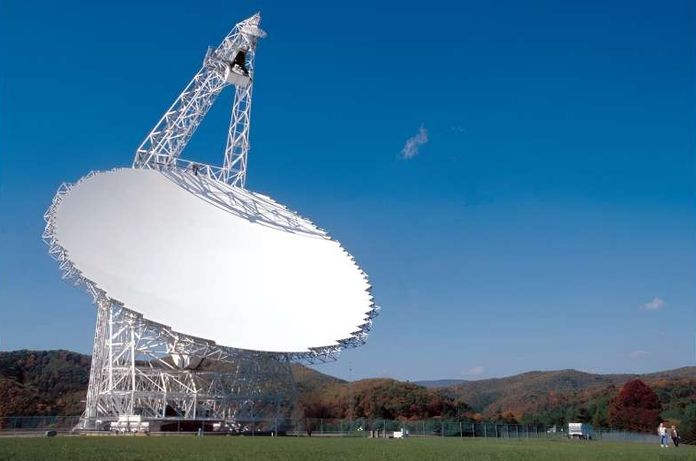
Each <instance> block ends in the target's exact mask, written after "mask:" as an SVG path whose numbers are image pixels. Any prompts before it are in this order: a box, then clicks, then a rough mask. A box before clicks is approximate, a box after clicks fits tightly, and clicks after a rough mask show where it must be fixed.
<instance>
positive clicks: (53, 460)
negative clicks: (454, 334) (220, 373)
mask: <svg viewBox="0 0 696 461" xmlns="http://www.w3.org/2000/svg"><path fill="white" fill-rule="evenodd" d="M0 460H2V461H5V460H7V461H10V460H12V461H24V460H32V461H33V460H41V461H82V460H110V461H115V460H128V461H139V460H142V461H158V460H168V461H171V460H185V461H189V460H191V461H193V460H196V461H221V460H240V461H242V460H243V461H247V460H249V461H250V460H254V461H265V460H302V461H305V460H306V461H314V460H317V461H319V460H331V461H343V460H346V461H347V460H356V461H363V460H394V461H397V460H398V461H411V460H413V461H430V460H437V461H447V460H457V461H469V460H472V461H473V460H477V461H488V460H515V461H517V460H530V461H531V460H533V461H547V460H548V461H557V460H577V461H579V460H606V461H622V460H626V461H641V460H696V447H693V446H680V447H679V448H674V447H670V448H660V447H659V446H652V445H646V444H640V443H614V442H571V441H545V440H527V441H519V440H518V441H512V440H490V439H489V440H472V439H465V440H461V439H445V440H442V439H437V438H432V439H415V438H412V439H408V440H380V439H363V438H360V439H358V438H334V439H331V438H318V437H314V438H283V437H280V438H269V437H254V438H252V437H203V438H196V437H193V436H191V437H166V438H165V437H57V438H52V439H45V438H0Z"/></svg>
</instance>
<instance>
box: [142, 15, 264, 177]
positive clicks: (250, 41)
mask: <svg viewBox="0 0 696 461" xmlns="http://www.w3.org/2000/svg"><path fill="white" fill-rule="evenodd" d="M260 22H261V15H260V13H256V14H255V15H253V16H251V17H250V18H248V19H245V20H244V21H242V22H240V23H238V24H237V25H235V27H234V28H233V29H232V31H231V32H230V33H229V34H228V35H227V37H225V39H224V40H223V41H222V43H221V44H220V46H218V47H217V48H215V49H213V50H210V49H209V50H208V53H207V54H206V56H205V59H204V60H203V66H202V67H201V69H200V70H199V71H198V73H196V75H195V76H194V77H193V80H191V82H190V83H189V84H188V85H187V86H186V88H185V89H184V91H183V92H182V93H181V94H180V95H179V97H178V98H177V99H176V100H175V101H174V104H172V106H171V107H170V108H169V109H168V110H167V112H165V114H164V115H163V116H162V118H161V119H160V121H159V122H158V123H157V125H155V127H154V128H153V129H152V131H151V132H150V133H149V134H148V135H147V137H146V138H145V140H144V141H143V143H142V144H141V145H140V147H138V150H137V151H136V154H135V159H134V160H133V167H134V168H151V169H167V168H170V167H173V166H176V165H177V160H178V158H179V156H180V155H181V152H182V151H183V150H184V148H185V147H186V144H187V143H188V141H189V139H191V136H193V133H194V132H195V131H196V129H197V128H198V126H199V125H200V123H201V121H202V120H203V118H204V117H205V115H206V114H207V113H208V110H209V109H210V107H211V106H212V105H213V103H214V102H215V100H216V99H217V97H218V95H219V94H220V92H221V91H222V90H223V89H224V88H225V87H226V86H228V85H234V86H235V87H236V93H235V100H234V104H233V106H232V107H233V109H232V112H233V114H232V121H231V125H230V129H229V139H228V141H227V148H226V150H225V164H224V167H223V168H222V169H221V170H217V171H214V170H213V169H211V168H208V169H207V170H206V171H208V173H209V174H211V175H212V176H214V177H215V178H216V179H218V180H222V181H225V182H229V183H231V184H234V185H239V186H243V185H244V178H245V177H246V156H247V152H248V150H249V116H250V110H251V88H252V83H253V82H252V76H253V64H254V62H253V61H254V55H255V50H256V43H257V42H258V39H259V38H263V37H265V36H266V33H265V32H264V31H263V30H262V29H261V28H260V27H259V23H260ZM228 159H229V161H228Z"/></svg>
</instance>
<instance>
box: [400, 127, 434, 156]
mask: <svg viewBox="0 0 696 461" xmlns="http://www.w3.org/2000/svg"><path fill="white" fill-rule="evenodd" d="M427 142H428V130H426V129H425V127H424V126H423V125H421V127H420V128H418V133H416V134H415V135H413V136H411V137H410V138H408V139H407V140H406V143H405V144H404V147H403V149H401V158H403V159H406V160H408V159H410V158H413V157H415V156H416V155H418V150H419V149H420V147H421V146H422V145H423V144H425V143H427Z"/></svg>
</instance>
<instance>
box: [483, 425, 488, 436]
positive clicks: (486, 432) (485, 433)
mask: <svg viewBox="0 0 696 461" xmlns="http://www.w3.org/2000/svg"><path fill="white" fill-rule="evenodd" d="M486 426H488V424H486V423H483V438H484V439H487V438H488V431H487V430H486Z"/></svg>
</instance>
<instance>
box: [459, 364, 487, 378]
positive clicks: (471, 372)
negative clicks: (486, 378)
mask: <svg viewBox="0 0 696 461" xmlns="http://www.w3.org/2000/svg"><path fill="white" fill-rule="evenodd" d="M485 371H486V369H485V368H483V367H482V366H481V365H477V366H475V367H471V368H469V369H468V370H464V374H465V375H466V376H481V375H482V374H483V373H484V372H485Z"/></svg>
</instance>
